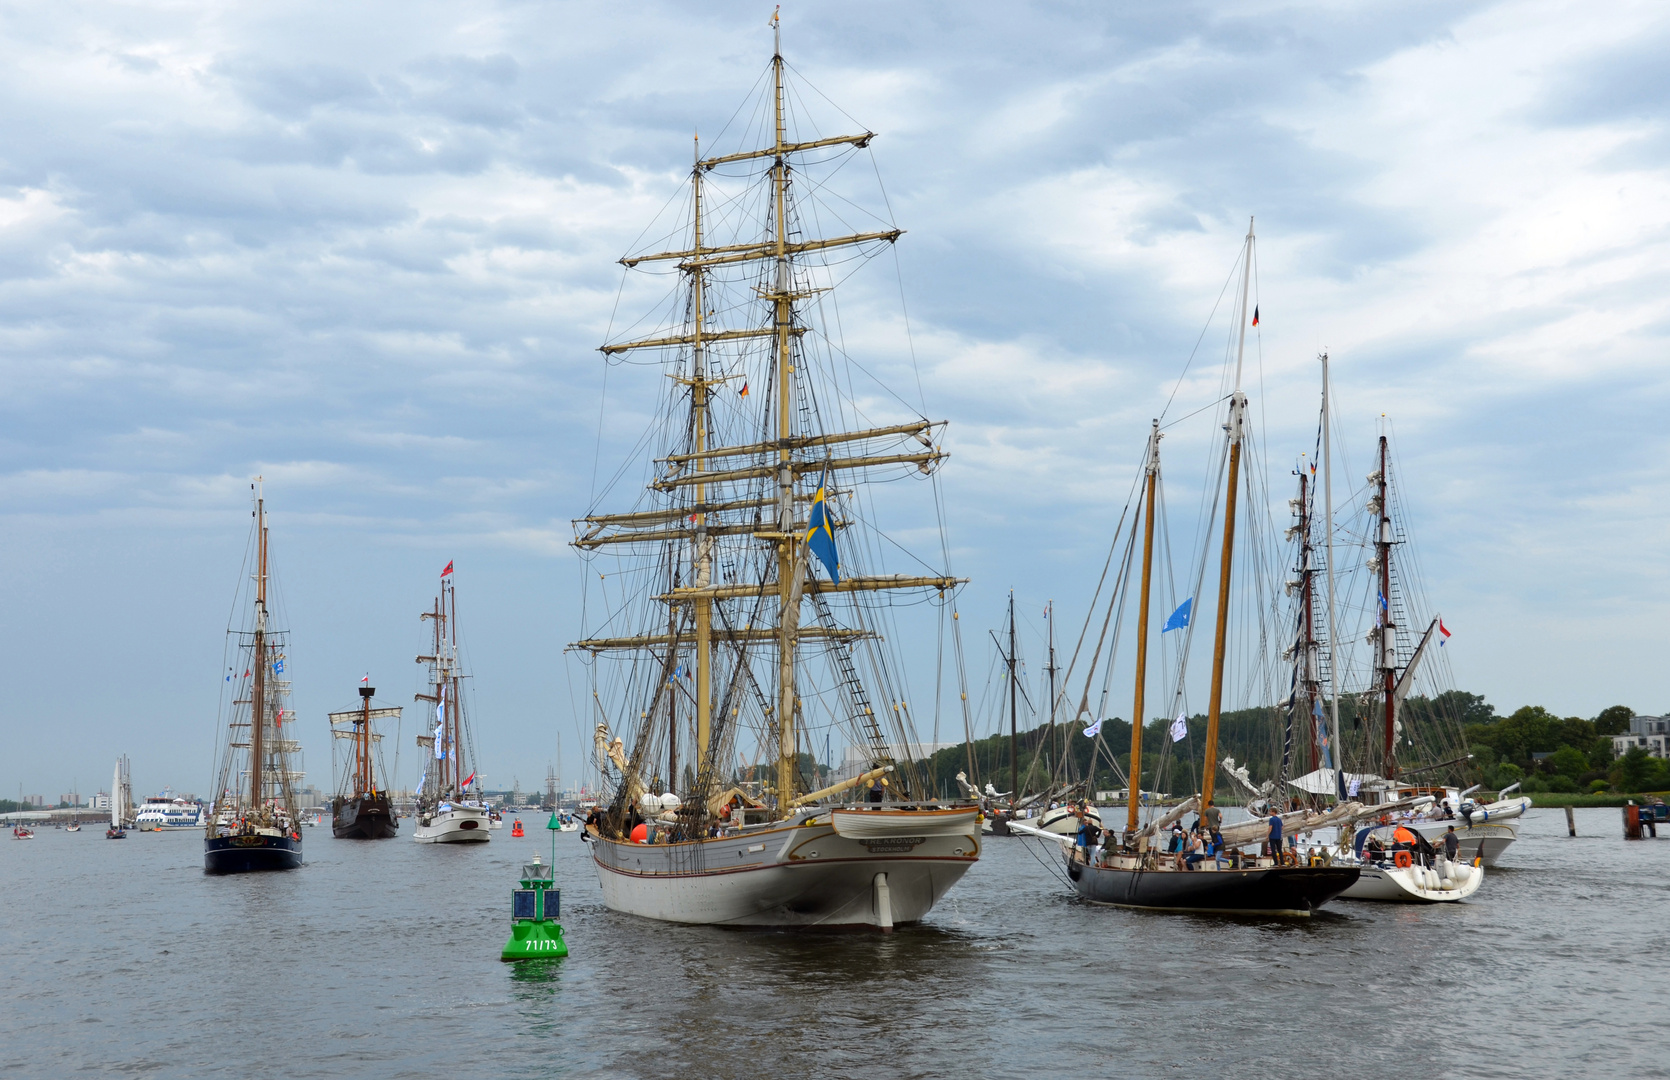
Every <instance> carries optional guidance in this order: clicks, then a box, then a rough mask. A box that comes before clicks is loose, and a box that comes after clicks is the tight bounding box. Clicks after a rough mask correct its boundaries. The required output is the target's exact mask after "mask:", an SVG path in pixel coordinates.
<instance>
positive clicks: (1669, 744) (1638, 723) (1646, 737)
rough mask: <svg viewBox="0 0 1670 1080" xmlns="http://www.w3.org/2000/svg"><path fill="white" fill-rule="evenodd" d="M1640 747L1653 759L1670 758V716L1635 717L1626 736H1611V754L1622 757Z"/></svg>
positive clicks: (1632, 718) (1630, 722) (1631, 719)
mask: <svg viewBox="0 0 1670 1080" xmlns="http://www.w3.org/2000/svg"><path fill="white" fill-rule="evenodd" d="M1636 747H1640V748H1641V749H1643V750H1645V751H1646V752H1647V753H1649V754H1651V755H1652V756H1653V757H1656V758H1662V757H1670V716H1636V717H1631V718H1630V721H1629V734H1628V735H1614V736H1612V753H1614V754H1615V755H1617V756H1618V757H1623V756H1624V755H1625V754H1627V753H1629V752H1630V751H1631V750H1633V749H1635V748H1636Z"/></svg>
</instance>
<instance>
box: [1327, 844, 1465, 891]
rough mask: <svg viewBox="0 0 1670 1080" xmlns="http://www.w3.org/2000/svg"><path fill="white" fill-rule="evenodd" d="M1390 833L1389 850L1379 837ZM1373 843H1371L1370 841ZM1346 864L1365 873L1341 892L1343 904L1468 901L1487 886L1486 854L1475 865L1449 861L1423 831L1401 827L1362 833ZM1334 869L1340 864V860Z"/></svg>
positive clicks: (1353, 846) (1353, 845) (1459, 860)
mask: <svg viewBox="0 0 1670 1080" xmlns="http://www.w3.org/2000/svg"><path fill="white" fill-rule="evenodd" d="M1388 829H1389V830H1390V837H1389V839H1391V840H1393V846H1392V847H1391V848H1390V849H1387V848H1384V847H1380V846H1378V845H1379V840H1380V837H1379V835H1378V834H1382V833H1386V832H1387V831H1388ZM1371 838H1372V839H1373V841H1374V842H1373V843H1372V844H1371V843H1370V842H1369V841H1370V839H1371ZM1346 861H1347V862H1355V863H1356V865H1357V866H1358V868H1359V869H1360V870H1361V871H1362V872H1361V873H1360V874H1359V875H1358V876H1357V881H1356V883H1355V884H1353V885H1352V886H1351V887H1350V888H1349V889H1347V890H1345V892H1343V893H1341V894H1340V899H1341V900H1381V901H1389V902H1391V903H1401V904H1442V903H1451V902H1454V901H1457V900H1465V899H1467V898H1468V897H1469V896H1472V895H1473V894H1474V893H1476V892H1478V891H1479V886H1480V885H1483V884H1484V856H1483V855H1482V854H1475V855H1474V856H1473V861H1472V863H1471V864H1469V863H1468V862H1466V861H1464V860H1462V859H1456V860H1453V861H1452V860H1450V859H1447V858H1445V857H1444V855H1443V853H1442V852H1440V851H1437V850H1436V849H1434V847H1433V846H1432V845H1431V844H1428V843H1427V842H1426V838H1425V837H1423V836H1421V835H1420V834H1419V833H1418V832H1416V831H1414V830H1412V829H1408V828H1405V827H1402V826H1384V825H1381V826H1369V827H1367V828H1363V829H1359V830H1358V831H1357V836H1356V839H1355V841H1354V842H1353V844H1352V850H1351V852H1350V854H1348V855H1347V856H1346ZM1335 865H1341V864H1340V863H1339V862H1337V861H1336V863H1335Z"/></svg>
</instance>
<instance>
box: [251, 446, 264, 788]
mask: <svg viewBox="0 0 1670 1080" xmlns="http://www.w3.org/2000/svg"><path fill="white" fill-rule="evenodd" d="M266 674H267V508H266V500H265V498H264V497H263V492H262V490H261V478H260V477H259V476H257V477H256V478H255V670H254V672H253V675H254V678H255V681H254V685H253V686H252V687H251V690H250V695H249V809H250V812H251V813H252V814H256V815H259V814H260V812H261V804H262V802H264V801H265V796H266V790H265V783H264V781H265V780H266V771H267V755H266V734H267V732H266V727H267V679H266Z"/></svg>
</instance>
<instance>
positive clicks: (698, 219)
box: [686, 137, 713, 795]
mask: <svg viewBox="0 0 1670 1080" xmlns="http://www.w3.org/2000/svg"><path fill="white" fill-rule="evenodd" d="M695 147H696V149H695V154H696V162H695V164H694V165H693V166H692V167H691V169H690V184H691V190H692V202H693V203H694V204H695V234H694V240H695V243H694V244H692V245H691V246H692V247H693V248H694V249H695V250H697V251H700V250H702V154H701V139H700V137H697V138H696V139H695ZM706 276H707V271H706V270H705V269H703V267H702V266H701V264H700V263H699V262H698V263H697V264H696V265H695V266H692V267H691V268H690V309H691V318H692V323H693V325H692V333H691V341H690V347H691V348H690V357H691V362H690V410H691V413H692V416H691V420H692V421H693V424H692V426H693V428H694V429H695V430H694V431H693V433H692V435H693V438H694V443H695V446H694V448H695V452H696V454H697V457H696V460H695V468H696V472H697V473H698V474H700V473H704V472H706V471H707V464H708V463H707V457H706V456H705V455H704V454H703V451H705V450H706V449H707V423H708V415H707V387H708V381H707V356H706V352H705V348H704V346H703V344H702V330H703V329H704V327H703V323H704V321H705V317H706V314H707V312H706V311H705V310H704V308H705V306H706V303H707V300H706V298H705V296H704V295H703V292H704V290H703V286H704V285H705V284H706V280H705V279H706ZM696 507H697V510H696V575H695V576H696V580H695V581H693V582H692V583H691V584H692V585H694V586H695V587H696V588H698V589H705V588H707V587H708V586H709V585H711V584H713V541H712V540H711V539H709V537H708V534H707V485H706V484H702V483H697V485H696ZM695 608H696V772H697V773H698V774H699V773H700V772H701V771H702V770H703V769H705V768H709V767H710V766H709V764H708V744H709V742H710V740H711V739H712V730H713V700H712V694H713V600H712V598H711V597H708V596H706V595H698V596H697V597H696V599H695ZM688 794H689V793H688V792H686V795H688Z"/></svg>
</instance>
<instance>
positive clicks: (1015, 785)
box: [1009, 589, 1021, 810]
mask: <svg viewBox="0 0 1670 1080" xmlns="http://www.w3.org/2000/svg"><path fill="white" fill-rule="evenodd" d="M1015 674H1016V672H1015V592H1014V590H1013V589H1011V590H1010V591H1009V809H1011V810H1013V809H1014V808H1015V801H1016V800H1017V799H1019V798H1020V797H1021V784H1020V761H1019V754H1018V753H1017V752H1016V750H1015V743H1016V741H1017V734H1016V727H1017V725H1018V722H1017V720H1016V708H1015V694H1016V691H1017V690H1018V689H1019V687H1018V686H1017V685H1016V683H1015Z"/></svg>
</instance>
